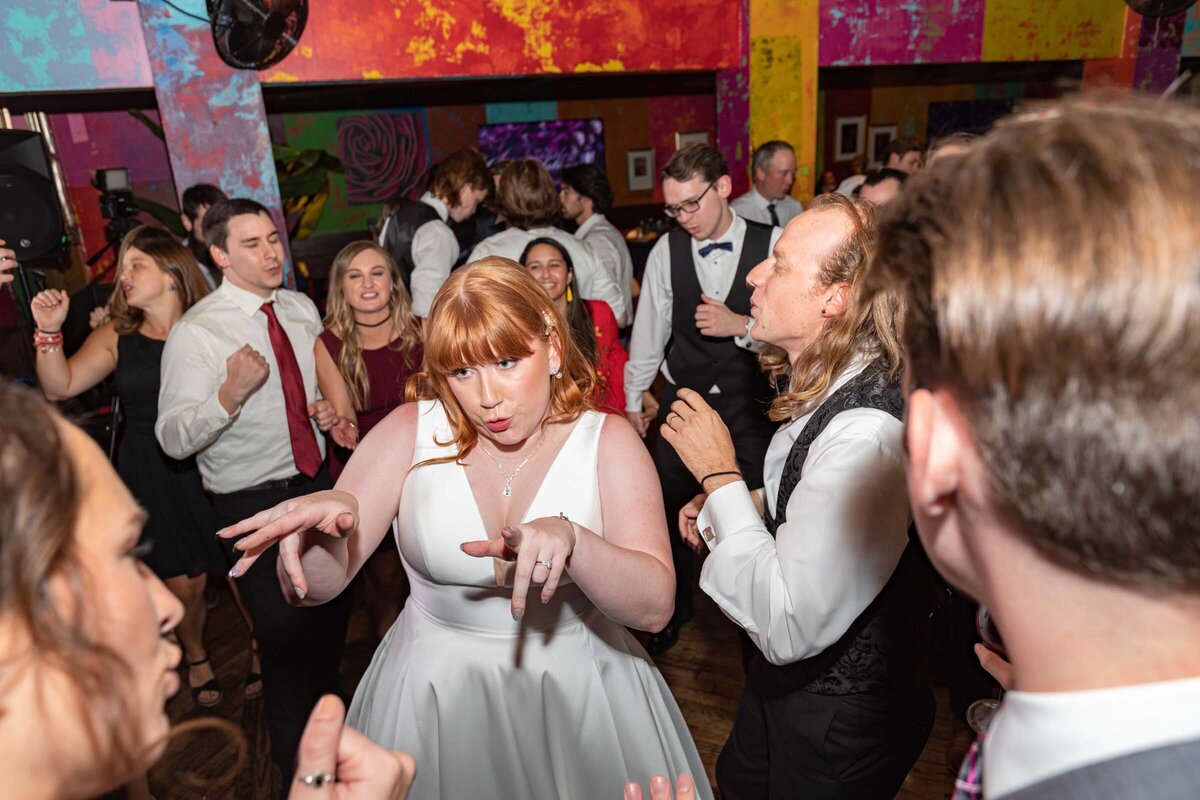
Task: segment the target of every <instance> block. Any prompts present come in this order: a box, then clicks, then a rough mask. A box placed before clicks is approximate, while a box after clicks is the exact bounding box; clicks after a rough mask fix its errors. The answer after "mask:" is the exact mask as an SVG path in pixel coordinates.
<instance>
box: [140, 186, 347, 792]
mask: <svg viewBox="0 0 1200 800" xmlns="http://www.w3.org/2000/svg"><path fill="white" fill-rule="evenodd" d="M205 228H206V230H205V236H206V239H207V241H208V243H209V250H210V251H211V253H212V258H213V261H214V263H216V265H217V266H218V267H219V268H220V269H221V272H222V273H223V275H224V280H223V281H222V282H221V285H220V286H219V287H218V288H217V289H216V291H214V292H212V293H211V294H209V295H208V296H207V297H205V298H204V299H202V300H201V301H200V302H198V303H196V304H195V305H193V306H192V307H191V308H190V309H188V311H187V313H186V314H184V315H183V317H182V318H181V319H180V320H179V322H177V323H176V324H175V327H174V328H172V329H171V334H170V336H168V337H167V343H166V345H165V346H164V349H163V356H162V386H161V388H160V390H159V400H158V422H157V423H156V424H155V427H154V430H155V434H156V435H157V437H158V441H159V444H160V445H162V448H163V450H164V451H165V452H166V453H167V454H168V455H170V456H171V457H172V458H185V457H187V456H190V455H192V454H195V455H196V463H197V464H198V466H199V468H200V475H201V477H202V479H203V481H204V488H205V489H207V490H208V491H209V492H211V493H212V495H213V502H214V506H215V509H216V512H217V524H218V525H219V526H222V527H224V526H227V525H230V524H232V523H234V522H237V521H239V520H242V519H244V518H246V517H247V516H251V515H253V514H255V513H257V512H259V511H262V510H263V509H265V508H270V507H272V506H273V505H275V504H276V503H279V502H282V501H284V500H287V499H289V498H292V497H298V496H300V495H303V494H308V493H309V492H313V491H318V490H321V489H327V488H329V487H330V485H331V482H330V480H329V471H328V469H327V468H326V467H325V466H324V459H325V439H324V436H322V435H321V433H320V431H319V430H318V429H317V426H316V424H315V422H314V421H313V420H311V419H309V412H310V410H312V409H311V408H310V406H311V405H312V404H314V403H316V402H317V401H318V400H319V396H318V392H317V374H316V362H315V358H314V353H313V348H314V345H315V343H316V339H317V337H318V336H319V335H320V333H321V330H322V325H321V317H320V315H319V314H318V313H317V309H316V306H314V305H313V303H312V301H311V300H309V299H308V298H307V297H305V296H304V295H302V294H300V293H298V292H293V291H288V290H286V289H280V288H279V286H280V284H281V283H282V280H283V262H284V255H283V247H282V245H281V244H280V241H279V232H278V231H277V230H276V228H275V222H274V221H273V220H272V218H271V215H270V214H269V213H268V211H267V209H266V208H264V207H263V206H261V205H260V204H258V203H256V202H254V201H253V200H246V199H233V200H222V201H220V202H218V203H216V204H215V205H213V206H212V208H210V209H209V210H208V213H207V214H206V216H205ZM214 533H215V531H214ZM222 541H223V542H224V541H225V540H222ZM231 548H232V546H231V545H229V550H228V552H229V555H230V558H231V561H230V563H231V564H232V563H233V560H234V559H236V558H238V557H240V555H241V554H240V553H239V552H236V551H234V550H233V549H231ZM277 555H278V548H277V547H271V548H270V549H269V550H267V551H266V552H265V553H264V554H263V557H262V558H260V559H259V560H258V561H257V562H255V564H254V565H253V566H252V567H251V568H250V569H249V571H248V572H247V573H246V574H245V575H242V576H238V575H236V574H234V573H233V572H231V573H230V574H231V575H234V577H237V578H239V581H238V585H239V587H240V589H241V592H242V597H243V598H244V600H245V602H246V607H247V609H248V610H249V612H250V617H251V619H252V620H253V621H254V636H255V638H256V640H257V641H258V644H259V647H260V654H261V658H262V672H263V695H264V698H265V701H266V717H267V728H268V731H269V733H270V736H271V756H272V758H273V759H274V761H275V762H276V763H277V764H278V765H279V767H280V769H281V770H282V772H283V775H284V778H285V785H286V781H290V776H291V771H292V763H293V759H294V758H295V754H296V746H297V745H298V744H299V741H300V734H301V732H302V731H303V729H304V724H305V721H306V720H307V718H308V714H309V712H310V711H311V710H312V707H313V705H314V704H315V703H316V701H317V700H318V699H319V698H320V696H321V695H322V694H323V693H325V692H336V691H337V690H338V688H339V686H338V683H339V681H338V663H339V661H340V659H341V653H342V644H343V642H344V640H345V637H346V623H347V620H348V619H349V612H350V604H349V597H348V596H347V598H346V599H345V600H341V599H339V600H335V601H333V602H332V603H331V604H326V605H323V606H315V607H312V608H297V607H294V606H291V605H289V604H288V603H287V602H286V600H285V599H284V595H283V592H282V591H281V590H280V584H279V578H278V577H277V574H276V556H277ZM347 595H348V593H347Z"/></svg>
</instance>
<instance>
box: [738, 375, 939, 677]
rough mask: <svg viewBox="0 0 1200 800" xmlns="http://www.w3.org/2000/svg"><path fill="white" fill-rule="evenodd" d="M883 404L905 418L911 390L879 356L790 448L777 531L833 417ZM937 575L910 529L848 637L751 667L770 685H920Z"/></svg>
mask: <svg viewBox="0 0 1200 800" xmlns="http://www.w3.org/2000/svg"><path fill="white" fill-rule="evenodd" d="M854 408H875V409H879V410H880V411H886V412H887V413H889V414H891V415H892V416H894V417H895V418H896V419H903V415H904V395H903V394H902V393H901V391H900V386H899V384H898V383H897V382H895V381H890V380H889V379H888V365H887V362H886V361H885V360H884V359H883V358H879V359H876V360H875V361H873V362H872V363H871V364H870V365H868V366H867V368H866V369H864V370H863V371H862V372H861V373H859V374H858V375H857V376H855V377H854V378H853V379H852V380H850V381H849V382H848V383H846V384H845V385H844V386H842V387H841V388H840V389H838V390H837V391H836V392H834V393H833V394H832V395H831V396H830V397H829V398H828V399H826V400H825V402H823V403H822V404H821V405H820V406H819V407H818V408H817V410H816V411H815V412H814V413H813V415H812V416H811V417H810V418H809V420H808V422H807V423H806V424H805V426H804V429H803V430H802V431H801V432H800V436H799V437H798V438H797V439H796V442H795V444H793V445H792V449H791V451H789V452H788V456H787V460H786V461H785V462H784V466H783V476H782V478H781V479H780V482H779V494H778V497H777V499H776V501H775V513H776V515H777V516H775V517H774V518H772V517H771V515H770V514H769V513H767V514H765V515H764V516H765V519H766V524H767V530H768V531H769V532H770V533H771V535H772V536H774V535H775V532H776V530H777V529H778V528H779V526H780V525H782V524H783V523H784V522H785V521H786V519H787V504H788V499H789V498H790V497H791V496H792V491H793V490H795V488H796V485H797V484H798V483H799V482H800V472H801V470H802V469H803V467H804V461H805V459H807V458H808V449H809V447H810V446H812V443H813V441H814V440H816V438H817V437H818V436H819V435H820V434H821V432H822V431H824V430H825V427H826V426H827V425H828V424H829V421H830V420H831V419H833V418H834V417H835V416H836V415H837V414H840V413H841V412H843V411H849V410H850V409H854ZM931 586H932V573H931V568H930V566H929V562H928V560H927V559H926V558H925V553H924V551H923V550H922V548H921V544H920V542H919V541H918V540H917V538H916V532H915V530H912V529H910V530H909V542H908V545H907V546H906V547H905V548H904V552H903V554H901V556H900V561H899V563H898V564H897V565H896V569H895V571H894V572H893V573H892V577H891V578H890V579H889V580H888V582H887V583H886V584H885V585H884V587H883V590H882V591H880V593H879V594H878V595H877V596H876V597H875V599H874V600H873V601H872V602H871V604H870V605H868V606H867V607H866V609H865V610H863V612H862V613H861V614H859V615H858V618H857V619H855V620H854V622H853V623H851V624H850V627H849V628H848V629H847V630H846V632H845V633H844V634H843V635H842V637H841V638H840V639H838V640H837V642H835V643H834V644H832V645H830V646H829V647H828V648H826V649H825V650H823V651H822V652H820V653H818V654H817V655H815V656H812V657H811V658H805V659H802V660H800V661H797V662H795V663H792V664H785V665H782V666H779V665H775V664H772V663H770V662H769V661H767V660H766V657H764V656H763V654H762V652H761V651H759V650H757V649H756V650H755V651H754V655H753V658H752V660H751V663H750V673H751V675H754V676H756V677H758V678H759V679H760V680H761V681H762V683H763V684H764V687H766V688H767V689H768V690H769V689H770V688H771V687H774V688H775V689H776V690H778V691H781V692H787V691H792V690H795V689H803V690H804V691H807V692H813V693H815V694H823V695H848V694H892V693H894V692H903V691H905V690H907V689H910V688H912V687H914V686H917V685H919V684H920V683H921V682H922V681H923V680H924V679H925V655H926V650H927V642H926V639H927V635H928V624H929V614H930V611H931V610H932V597H933V595H932V589H931Z"/></svg>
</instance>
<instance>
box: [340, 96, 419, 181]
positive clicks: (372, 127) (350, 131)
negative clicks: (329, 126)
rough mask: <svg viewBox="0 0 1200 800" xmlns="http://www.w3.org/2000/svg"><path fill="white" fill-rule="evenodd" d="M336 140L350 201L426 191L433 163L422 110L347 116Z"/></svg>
mask: <svg viewBox="0 0 1200 800" xmlns="http://www.w3.org/2000/svg"><path fill="white" fill-rule="evenodd" d="M337 142H338V150H339V152H340V153H341V159H342V165H343V166H344V167H345V170H346V172H345V174H346V199H347V200H348V201H349V202H351V203H357V204H363V203H384V202H387V201H388V200H390V199H391V198H393V197H396V196H397V195H403V196H405V197H419V196H420V195H421V192H422V191H424V189H425V184H426V183H427V182H428V179H429V166H430V164H429V149H428V147H427V146H426V134H425V115H424V114H422V113H421V112H420V111H397V112H390V111H389V112H384V113H374V114H369V113H360V114H352V115H347V116H344V117H342V118H341V119H339V120H338V121H337Z"/></svg>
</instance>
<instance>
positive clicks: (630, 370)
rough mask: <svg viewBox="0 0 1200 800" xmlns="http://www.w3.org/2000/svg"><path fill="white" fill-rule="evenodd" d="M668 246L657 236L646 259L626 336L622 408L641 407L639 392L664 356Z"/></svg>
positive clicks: (667, 317)
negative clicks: (630, 330)
mask: <svg viewBox="0 0 1200 800" xmlns="http://www.w3.org/2000/svg"><path fill="white" fill-rule="evenodd" d="M673 303H674V296H673V294H672V292H671V265H670V246H669V244H668V242H667V237H666V236H662V237H660V238H659V240H658V243H657V244H655V245H654V248H653V249H652V250H651V251H650V256H649V258H648V259H647V260H646V271H645V273H644V274H643V275H642V291H641V294H640V295H638V309H637V316H636V318H635V319H634V321H633V333H631V334H630V336H629V361H628V362H627V363H626V364H625V410H626V411H641V410H642V392H644V391H646V390H647V389H649V388H650V384H652V383H654V376H655V375H656V374H658V368H659V366H660V365H661V364H662V362H663V358H665V357H666V349H667V342H668V341H670V339H671V311H672V305H673Z"/></svg>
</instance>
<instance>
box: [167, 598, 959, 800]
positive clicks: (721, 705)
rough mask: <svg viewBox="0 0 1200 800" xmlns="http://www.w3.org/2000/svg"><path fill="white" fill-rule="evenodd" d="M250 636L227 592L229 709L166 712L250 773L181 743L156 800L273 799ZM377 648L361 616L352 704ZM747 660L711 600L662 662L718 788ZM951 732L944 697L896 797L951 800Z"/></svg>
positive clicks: (187, 699) (218, 646)
mask: <svg viewBox="0 0 1200 800" xmlns="http://www.w3.org/2000/svg"><path fill="white" fill-rule="evenodd" d="M247 635H248V634H247V632H246V628H245V625H244V624H243V622H242V619H241V617H240V616H239V615H238V613H237V611H236V609H235V607H234V605H233V602H232V601H231V599H230V597H229V595H228V593H227V592H226V591H224V590H222V591H221V592H220V602H219V603H218V604H217V606H216V607H215V608H214V609H212V610H211V611H210V617H209V623H208V633H207V641H208V642H209V648H210V655H211V657H212V660H213V662H214V664H215V665H216V669H217V673H218V677H219V678H220V680H221V684H222V686H223V688H224V690H225V697H224V700H223V701H222V702H221V703H220V704H219V705H218V706H216V707H215V708H213V709H199V708H197V707H196V706H195V705H194V704H193V703H192V700H191V696H190V694H189V693H188V692H187V690H186V688H185V689H183V690H181V691H180V692H179V694H178V695H177V696H176V697H174V698H172V700H171V701H170V703H169V704H168V712H169V713H170V716H171V720H172V722H174V723H180V722H184V721H186V720H190V719H195V718H198V717H205V716H208V717H218V718H221V719H224V720H228V721H229V722H231V723H233V724H234V725H236V726H238V727H239V728H240V729H241V730H243V731H244V733H245V737H246V741H247V744H248V749H249V751H250V753H249V755H248V758H247V761H246V763H245V765H244V766H243V768H242V769H241V770H240V771H239V772H238V773H237V774H236V775H233V774H231V773H232V770H233V766H234V761H235V752H236V749H235V746H234V744H233V742H232V740H231V738H230V737H229V735H228V734H227V733H224V732H220V731H216V730H214V731H202V732H200V733H186V734H182V735H180V736H179V737H177V739H176V740H175V741H174V742H173V743H172V746H171V747H170V748H169V751H168V753H167V755H166V757H164V759H163V760H162V761H160V762H159V764H158V766H157V767H156V768H155V769H154V771H153V772H151V774H150V789H151V793H152V794H153V795H154V796H155V797H156V798H157V800H185V799H186V800H193V799H194V798H214V800H215V798H237V800H260V798H271V797H273V796H274V795H273V794H272V792H271V789H270V788H269V787H270V786H271V781H272V779H275V778H274V776H273V775H272V773H271V771H270V758H269V756H268V755H267V749H266V746H267V743H266V736H265V732H264V729H263V723H262V701H261V700H257V701H252V702H244V701H243V700H242V696H241V682H242V681H243V680H244V678H245V674H246V668H247V665H248V658H247V642H248V640H247ZM374 648H375V640H374V638H373V637H372V636H370V634H369V632H368V627H367V621H366V615H365V613H364V612H362V611H361V610H359V611H356V612H355V614H354V617H353V619H352V620H351V625H350V633H349V636H348V637H347V646H346V653H345V657H344V660H343V682H344V689H345V691H346V696H347V697H349V696H351V695H352V694H353V691H354V687H355V686H356V685H357V683H358V681H359V679H360V678H361V676H362V673H363V672H364V670H365V669H366V667H367V664H368V663H369V661H370V658H371V655H372V653H373V651H374ZM739 653H740V649H739V644H738V639H737V633H736V631H735V629H734V627H733V625H732V623H730V622H729V621H728V620H726V619H725V617H724V616H723V615H722V614H721V613H720V611H718V610H717V608H716V606H715V605H714V604H713V603H712V601H711V600H709V599H708V598H707V597H705V596H704V595H702V594H700V593H697V595H696V617H695V619H693V621H692V622H691V623H690V624H689V625H687V626H686V627H685V628H684V633H683V636H682V637H681V638H680V641H679V643H678V644H677V645H676V646H675V647H674V648H672V649H671V651H670V652H668V653H667V654H665V655H664V656H662V657H661V658H659V659H658V665H659V668H660V669H661V671H662V673H663V676H664V677H665V678H666V681H667V683H668V684H669V685H670V687H671V691H672V692H673V693H674V695H675V699H676V700H677V701H678V702H679V706H680V708H681V709H682V710H683V715H684V717H685V718H686V719H687V722H688V727H689V728H690V729H691V732H692V736H693V737H695V740H696V746H697V748H699V751H700V756H701V758H702V759H703V760H704V764H705V767H706V768H707V770H708V775H709V780H713V766H714V764H715V763H716V759H717V754H718V753H719V752H720V750H721V746H722V745H723V744H724V743H725V738H726V736H727V735H728V733H729V729H730V727H731V726H732V724H733V717H734V712H735V711H736V709H737V704H738V700H739V698H740V696H741V691H742V682H743V678H742V666H741V661H740V656H739ZM184 686H185V687H186V675H184ZM949 725H950V720H949V711H948V710H947V704H946V693H945V690H943V689H939V690H938V714H937V719H936V721H935V724H934V729H933V734H932V736H931V737H930V740H929V743H928V744H927V745H926V747H925V751H924V752H923V753H922V754H921V758H920V760H919V761H918V762H917V764H916V766H915V767H914V769H913V771H912V773H911V774H910V775H909V777H908V780H907V781H906V782H905V784H904V787H903V789H902V790H901V792H900V794H899V795H897V797H899V798H905V799H906V800H945V799H946V798H949V797H950V792H951V789H952V786H953V778H952V777H951V776H950V775H949V774H948V773H947V772H946V769H945V767H944V766H943V754H944V753H945V749H946V742H947V740H948V737H949V733H950V727H949ZM276 780H277V779H276ZM714 786H715V782H714ZM447 800H453V799H452V798H447ZM497 800H499V799H497ZM514 800H516V799H515V798H514ZM613 800H618V798H613ZM881 800H885V799H881Z"/></svg>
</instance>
